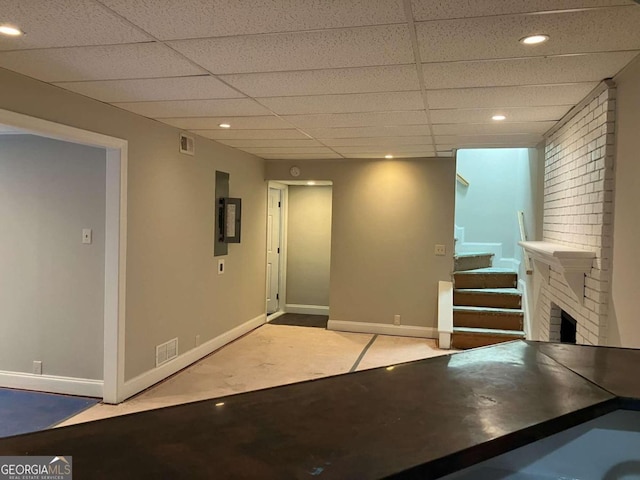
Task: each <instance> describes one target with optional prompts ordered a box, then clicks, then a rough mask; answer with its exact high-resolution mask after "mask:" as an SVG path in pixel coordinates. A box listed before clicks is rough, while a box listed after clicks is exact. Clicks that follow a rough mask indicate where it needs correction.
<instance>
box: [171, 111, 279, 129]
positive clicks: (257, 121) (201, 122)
mask: <svg viewBox="0 0 640 480" xmlns="http://www.w3.org/2000/svg"><path fill="white" fill-rule="evenodd" d="M160 121H161V122H163V123H166V124H168V125H173V126H174V127H178V128H184V129H187V130H215V129H218V128H219V127H218V125H220V124H221V123H229V124H231V126H232V128H234V129H245V128H246V129H248V130H259V129H263V128H264V129H278V128H288V129H290V128H291V125H289V124H288V123H287V122H285V121H284V120H282V119H280V118H278V117H276V116H275V115H271V116H268V117H191V118H163V119H161V120H160ZM220 130H222V129H220Z"/></svg>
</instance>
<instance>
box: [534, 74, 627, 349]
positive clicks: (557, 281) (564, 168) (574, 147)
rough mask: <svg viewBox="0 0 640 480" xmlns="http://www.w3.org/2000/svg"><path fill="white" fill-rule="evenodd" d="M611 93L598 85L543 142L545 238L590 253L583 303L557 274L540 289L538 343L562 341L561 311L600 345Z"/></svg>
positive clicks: (606, 274) (607, 254) (580, 337)
mask: <svg viewBox="0 0 640 480" xmlns="http://www.w3.org/2000/svg"><path fill="white" fill-rule="evenodd" d="M615 95H616V90H615V86H614V85H613V83H612V82H606V83H604V82H603V83H602V84H601V85H600V87H599V88H598V89H597V90H596V91H594V93H592V94H591V95H590V96H589V97H588V98H587V99H585V101H584V102H583V103H581V104H580V105H579V106H578V107H577V108H576V112H575V115H574V116H573V117H571V118H570V119H569V120H568V121H566V123H564V125H562V126H561V127H560V128H557V129H556V130H555V131H552V133H551V135H550V136H548V138H547V139H546V146H545V162H544V165H545V167H544V224H543V240H544V241H547V242H553V243H559V244H563V245H569V246H574V247H578V248H583V249H589V250H593V251H595V252H596V258H595V259H594V262H593V265H592V268H591V271H590V272H589V273H588V274H587V275H586V278H585V291H584V294H585V295H584V298H583V299H582V300H583V301H581V299H579V298H577V297H576V294H575V293H574V292H573V291H572V290H571V289H570V288H569V287H568V285H567V283H566V280H565V278H564V277H563V275H562V274H560V273H559V272H558V271H554V270H553V269H552V270H551V271H550V278H549V284H545V283H543V285H542V286H541V289H540V295H539V300H538V302H537V303H538V304H537V306H536V315H535V318H537V319H539V321H540V325H539V332H540V339H541V340H551V341H559V340H560V317H559V310H558V309H559V308H561V309H563V310H565V311H566V312H568V313H569V315H571V316H572V317H573V318H575V319H576V321H577V342H578V343H582V344H593V345H597V344H601V343H604V342H605V341H606V332H607V328H606V321H607V308H608V305H607V303H608V291H609V284H610V276H611V275H610V268H611V250H612V234H613V203H612V202H613V188H614V185H613V178H614V176H613V167H614V158H615V152H614V129H615V103H616V101H615Z"/></svg>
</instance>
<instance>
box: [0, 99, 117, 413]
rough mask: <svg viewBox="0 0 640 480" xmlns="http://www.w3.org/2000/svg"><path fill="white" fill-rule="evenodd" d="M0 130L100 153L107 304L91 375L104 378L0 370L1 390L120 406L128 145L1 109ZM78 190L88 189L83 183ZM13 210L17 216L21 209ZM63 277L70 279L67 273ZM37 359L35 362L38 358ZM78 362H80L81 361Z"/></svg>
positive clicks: (83, 234) (83, 237)
mask: <svg viewBox="0 0 640 480" xmlns="http://www.w3.org/2000/svg"><path fill="white" fill-rule="evenodd" d="M0 125H1V126H2V128H3V129H5V131H12V132H13V133H14V134H15V133H17V134H21V135H30V136H35V138H42V139H44V140H46V141H48V140H53V141H58V142H67V143H69V144H73V145H72V146H74V147H81V146H87V147H93V148H94V149H101V150H102V151H103V152H104V157H105V164H104V173H103V177H102V181H103V182H104V185H103V187H102V191H103V192H104V193H103V206H104V215H103V216H102V218H101V220H100V221H101V223H102V224H101V225H100V226H99V230H101V232H102V233H101V235H102V236H103V238H102V239H101V240H102V241H103V245H104V249H103V255H102V260H101V262H102V271H101V276H102V282H101V290H102V292H101V294H99V295H100V296H101V297H102V300H103V302H102V307H101V311H100V312H99V313H98V315H99V316H100V318H101V319H102V321H101V323H100V326H99V330H100V332H101V333H102V337H101V340H102V341H101V346H102V347H103V355H102V359H101V360H102V362H101V363H102V365H101V366H100V369H101V372H100V373H99V374H98V375H93V376H94V377H95V376H99V377H100V378H99V379H96V378H82V377H78V376H76V374H74V373H73V372H71V373H69V374H65V371H64V370H62V371H60V372H56V374H47V372H46V366H45V365H44V363H43V366H44V369H43V371H42V372H40V371H38V368H39V365H38V364H37V363H34V364H33V369H26V368H22V367H21V368H18V369H17V370H18V371H6V370H4V368H3V367H2V366H1V365H0V385H1V386H4V387H9V388H19V389H23V390H38V391H44V392H51V393H66V394H71V395H84V396H92V397H99V398H102V399H103V401H104V402H105V403H118V402H119V401H121V400H122V399H123V395H124V393H123V386H124V332H125V318H124V313H125V310H124V305H125V303H124V302H125V293H126V291H125V278H126V276H125V275H126V272H125V269H126V241H125V239H126V210H127V205H126V180H127V141H126V140H122V139H118V138H114V137H109V136H106V135H102V134H98V133H95V132H90V131H87V130H81V129H78V128H75V127H70V126H67V125H62V124H58V123H54V122H50V121H47V120H42V119H39V118H35V117H30V116H28V115H23V114H18V113H15V112H11V111H8V110H2V109H0ZM78 188H79V189H82V188H85V186H84V185H82V184H81V185H80V187H78ZM15 207H16V210H15V211H17V209H18V208H19V207H20V205H16V206H15ZM52 215H53V214H52ZM53 220H54V222H53V223H54V224H55V223H56V222H63V221H65V218H64V216H62V217H60V218H58V219H57V220H56V219H55V218H54V219H53ZM41 230H42V231H40V232H39V235H42V236H46V235H47V233H48V232H47V229H46V228H42V229H41ZM82 230H84V228H83V229H81V231H80V232H77V233H78V238H77V241H78V242H83V244H87V242H88V241H93V239H92V235H93V231H90V232H85V231H82ZM87 230H92V229H90V228H87ZM87 237H89V238H87ZM33 261H34V262H36V263H37V264H38V265H46V262H47V259H46V258H38V257H37V256H34V257H33ZM36 268H38V267H37V266H36ZM59 273H60V275H65V274H66V272H64V271H63V272H59ZM55 341H56V338H55V336H54V337H53V338H49V339H48V340H47V344H54V343H55ZM33 360H34V361H35V362H37V359H33ZM78 361H79V362H82V359H78ZM3 370H4V371H3ZM14 370H16V369H15V368H14ZM25 370H27V371H25Z"/></svg>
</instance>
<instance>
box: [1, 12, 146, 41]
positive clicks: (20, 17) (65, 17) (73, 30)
mask: <svg viewBox="0 0 640 480" xmlns="http://www.w3.org/2000/svg"><path fill="white" fill-rule="evenodd" d="M4 22H8V23H11V24H12V25H16V26H18V27H20V29H21V30H23V31H24V32H26V33H27V34H26V35H23V36H21V37H5V36H0V50H21V49H26V48H29V49H32V48H51V47H72V46H80V45H104V44H115V43H136V42H148V41H150V40H153V39H152V38H151V37H150V36H149V35H147V34H145V33H143V32H141V31H140V30H138V29H137V28H135V27H133V26H132V25H130V24H129V23H127V22H126V21H124V20H123V19H121V18H120V17H118V16H117V15H113V14H112V13H110V12H109V11H108V10H106V9H105V8H104V7H102V6H101V5H100V4H98V3H96V2H94V1H92V0H57V1H55V2H53V1H49V2H46V1H45V2H43V1H42V0H2V4H1V5H0V23H4Z"/></svg>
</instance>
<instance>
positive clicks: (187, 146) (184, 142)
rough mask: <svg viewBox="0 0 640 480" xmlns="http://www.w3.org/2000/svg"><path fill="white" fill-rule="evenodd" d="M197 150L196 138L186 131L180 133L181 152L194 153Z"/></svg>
mask: <svg viewBox="0 0 640 480" xmlns="http://www.w3.org/2000/svg"><path fill="white" fill-rule="evenodd" d="M195 152H196V140H195V138H193V137H192V136H190V135H187V134H185V133H181V134H180V153H184V154H185V155H193V154H195Z"/></svg>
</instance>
